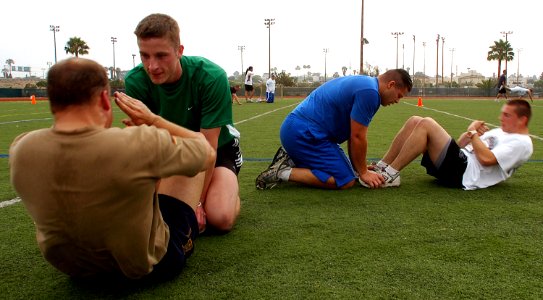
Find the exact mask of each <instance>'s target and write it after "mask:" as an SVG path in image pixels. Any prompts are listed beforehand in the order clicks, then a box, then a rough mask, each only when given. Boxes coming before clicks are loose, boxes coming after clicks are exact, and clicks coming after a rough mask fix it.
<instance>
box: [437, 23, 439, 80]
mask: <svg viewBox="0 0 543 300" xmlns="http://www.w3.org/2000/svg"><path fill="white" fill-rule="evenodd" d="M436 46H437V47H436V87H437V84H438V80H439V33H438V34H437V39H436Z"/></svg>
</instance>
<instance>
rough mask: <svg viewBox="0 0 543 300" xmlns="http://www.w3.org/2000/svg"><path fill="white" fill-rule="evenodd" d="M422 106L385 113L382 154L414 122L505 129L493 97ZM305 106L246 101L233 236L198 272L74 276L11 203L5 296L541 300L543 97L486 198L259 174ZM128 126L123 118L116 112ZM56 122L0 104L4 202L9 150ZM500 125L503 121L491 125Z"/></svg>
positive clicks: (411, 176)
mask: <svg viewBox="0 0 543 300" xmlns="http://www.w3.org/2000/svg"><path fill="white" fill-rule="evenodd" d="M423 100H424V102H423V103H424V107H417V105H416V104H417V99H416V98H410V99H407V100H405V101H402V102H401V103H399V104H397V105H394V106H391V107H385V108H381V109H380V111H379V112H378V113H377V115H376V116H375V118H374V120H373V122H372V124H371V126H370V129H369V149H368V157H369V158H370V159H378V158H380V157H381V156H382V155H383V154H384V152H385V150H386V149H387V147H388V145H389V143H390V141H391V140H392V138H393V137H394V134H395V133H396V131H397V130H398V129H399V128H400V127H401V125H402V124H403V122H404V121H405V120H406V119H407V118H408V117H409V116H411V115H421V116H430V117H433V118H435V119H436V120H438V122H440V123H441V124H443V125H444V127H445V128H446V129H447V130H448V131H449V133H451V135H453V137H455V138H456V137H457V136H459V135H460V134H461V133H462V132H463V131H464V130H465V128H466V127H467V125H468V124H469V123H470V121H469V119H482V120H486V121H487V122H488V123H490V124H493V125H496V126H498V125H499V120H498V115H499V109H500V107H501V105H500V104H499V103H496V102H494V101H493V100H480V99H477V100H472V99H439V100H438V99H423ZM299 101H301V99H287V100H281V99H278V100H277V102H276V103H275V104H257V103H254V104H244V105H241V106H238V105H234V106H233V110H234V118H235V122H236V127H237V128H238V129H239V131H240V132H241V134H242V140H241V141H242V143H241V146H242V150H243V154H244V158H245V163H244V165H243V168H242V170H241V173H240V175H239V181H240V194H241V201H242V211H241V215H240V218H239V221H238V223H237V224H236V226H235V228H234V230H233V231H232V232H231V233H229V234H227V235H221V236H203V237H201V238H199V239H198V240H197V241H196V250H195V253H194V255H193V256H192V257H191V258H190V260H189V262H188V266H187V268H186V269H185V270H184V271H183V273H182V274H181V275H180V276H179V277H177V278H175V279H174V280H172V281H168V282H163V283H137V284H133V283H118V282H117V283H111V282H109V283H96V282H92V283H90V282H79V281H74V280H71V279H70V278H68V277H67V276H65V275H63V274H62V273H60V272H58V271H56V270H55V269H53V268H52V267H51V266H49V265H48V264H47V263H46V262H45V261H44V259H43V258H42V257H41V255H40V252H39V250H38V247H37V244H36V242H35V236H34V228H33V224H32V221H31V219H30V218H29V217H28V215H27V214H26V212H25V209H24V206H23V205H22V203H20V202H18V203H15V204H13V205H8V206H5V207H1V208H0V226H1V227H2V228H3V230H2V231H1V232H0V240H1V243H0V245H1V246H0V255H1V257H2V263H1V265H0V295H1V296H0V297H1V298H4V299H53V298H56V299H67V298H69V299H95V298H101V299H104V298H106V299H107V298H111V299H118V298H128V299H151V298H152V299H155V298H157V299H165V298H171V299H375V298H387V299H391V298H392V299H397V298H399V299H459V298H477V299H540V298H542V297H543V255H542V253H543V200H541V199H542V197H541V193H542V192H543V183H542V181H540V180H541V174H542V172H541V168H542V162H543V140H542V137H543V101H540V100H536V104H535V105H533V113H534V114H533V117H532V121H531V123H530V128H531V133H532V134H533V143H534V154H533V156H532V159H531V161H530V162H528V163H527V164H525V165H524V166H523V167H522V168H520V169H519V170H518V171H517V173H516V174H515V175H514V176H513V177H512V178H511V179H510V180H509V181H507V182H505V183H502V184H499V185H497V186H495V187H492V188H488V189H485V190H477V191H463V190H456V189H448V188H444V187H440V186H438V185H436V183H435V181H434V180H433V179H432V178H431V177H429V176H428V175H426V174H425V170H424V169H423V168H422V167H420V166H419V165H418V161H415V162H414V163H413V164H411V165H410V166H408V167H407V168H406V169H404V170H403V171H402V186H401V187H399V188H390V189H381V190H367V189H363V188H360V187H355V188H352V189H350V190H346V191H326V190H318V189H311V188H307V187H303V186H298V185H295V184H290V183H287V184H283V185H280V186H278V187H277V188H275V189H272V190H267V191H259V190H256V189H255V186H254V179H255V178H256V176H257V175H258V174H259V173H260V172H261V171H262V170H263V169H265V168H266V167H267V165H268V164H269V161H270V160H271V158H272V157H273V155H274V154H275V151H276V150H277V148H278V147H279V137H278V131H279V127H280V125H281V122H282V120H283V119H284V117H285V116H286V115H287V114H288V113H289V112H290V111H291V110H292V109H293V108H294V107H295V105H296V104H297V103H298V102H299ZM115 117H116V120H117V122H116V123H115V125H116V126H119V124H120V122H119V121H120V119H121V118H122V115H121V113H120V112H119V110H118V109H117V110H116V114H115ZM51 124H52V120H51V117H50V113H49V110H48V106H47V103H46V102H45V101H39V102H38V104H37V105H31V104H30V101H28V102H0V132H1V135H0V155H2V158H0V202H1V203H6V202H5V201H7V200H11V199H14V198H15V197H16V194H15V192H14V191H13V189H12V188H11V186H10V184H9V170H8V158H7V157H6V155H7V153H8V148H9V144H10V142H11V140H13V138H14V137H15V136H16V135H18V134H19V133H21V132H25V131H28V130H32V129H36V128H42V127H47V126H50V125H51ZM491 127H492V126H491Z"/></svg>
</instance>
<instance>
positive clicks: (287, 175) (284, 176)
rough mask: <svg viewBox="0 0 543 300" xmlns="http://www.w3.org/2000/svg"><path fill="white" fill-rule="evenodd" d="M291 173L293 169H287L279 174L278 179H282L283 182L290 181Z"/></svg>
mask: <svg viewBox="0 0 543 300" xmlns="http://www.w3.org/2000/svg"><path fill="white" fill-rule="evenodd" d="M291 172H292V168H286V169H284V170H283V171H281V172H279V174H277V177H279V179H281V180H282V181H288V179H289V178H290V173H291Z"/></svg>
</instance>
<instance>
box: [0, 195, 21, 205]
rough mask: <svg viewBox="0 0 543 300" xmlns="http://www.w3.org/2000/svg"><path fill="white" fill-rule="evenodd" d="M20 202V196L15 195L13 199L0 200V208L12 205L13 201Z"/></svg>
mask: <svg viewBox="0 0 543 300" xmlns="http://www.w3.org/2000/svg"><path fill="white" fill-rule="evenodd" d="M19 202H21V198H19V197H17V198H15V199H11V200H6V201H2V202H0V208H4V207H6V206H10V205H13V204H15V203H19Z"/></svg>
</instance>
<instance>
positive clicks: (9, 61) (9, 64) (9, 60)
mask: <svg viewBox="0 0 543 300" xmlns="http://www.w3.org/2000/svg"><path fill="white" fill-rule="evenodd" d="M14 63H15V61H14V60H13V59H11V58H8V59H6V64H7V65H8V66H9V78H11V65H13V64H14Z"/></svg>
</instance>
